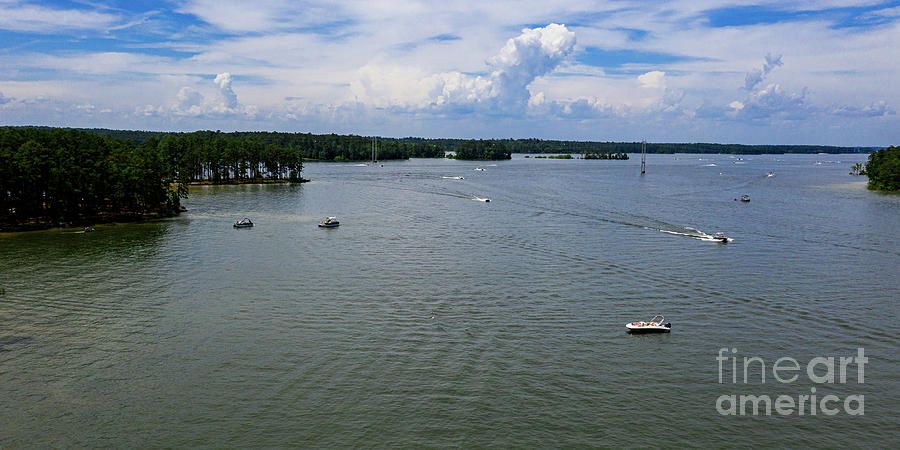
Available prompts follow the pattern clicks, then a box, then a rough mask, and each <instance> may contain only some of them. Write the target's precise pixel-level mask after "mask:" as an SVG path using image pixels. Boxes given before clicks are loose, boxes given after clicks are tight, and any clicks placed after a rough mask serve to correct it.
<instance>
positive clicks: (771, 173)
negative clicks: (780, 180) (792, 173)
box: [766, 171, 775, 178]
mask: <svg viewBox="0 0 900 450" xmlns="http://www.w3.org/2000/svg"><path fill="white" fill-rule="evenodd" d="M774 176H775V172H772V171H770V172H769V174H768V175H766V178H772V177H774Z"/></svg>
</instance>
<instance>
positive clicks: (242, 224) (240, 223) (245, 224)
mask: <svg viewBox="0 0 900 450" xmlns="http://www.w3.org/2000/svg"><path fill="white" fill-rule="evenodd" d="M252 226H253V221H252V220H250V219H248V218H246V217H244V218H243V219H241V220H235V221H234V227H235V228H250V227H252Z"/></svg>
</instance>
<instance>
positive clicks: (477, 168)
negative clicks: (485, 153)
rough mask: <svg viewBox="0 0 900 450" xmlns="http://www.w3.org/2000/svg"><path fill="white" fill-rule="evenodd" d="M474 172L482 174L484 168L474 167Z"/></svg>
mask: <svg viewBox="0 0 900 450" xmlns="http://www.w3.org/2000/svg"><path fill="white" fill-rule="evenodd" d="M475 170H477V171H479V172H484V167H476V168H475Z"/></svg>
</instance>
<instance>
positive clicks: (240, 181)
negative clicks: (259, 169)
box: [186, 177, 311, 186]
mask: <svg viewBox="0 0 900 450" xmlns="http://www.w3.org/2000/svg"><path fill="white" fill-rule="evenodd" d="M309 181H311V180H308V179H306V178H303V177H301V178H300V180H298V181H291V180H285V179H283V178H235V179H230V180H219V181H213V180H203V181H190V182H188V183H186V184H187V185H188V186H227V185H234V184H282V183H284V184H301V183H308V182H309Z"/></svg>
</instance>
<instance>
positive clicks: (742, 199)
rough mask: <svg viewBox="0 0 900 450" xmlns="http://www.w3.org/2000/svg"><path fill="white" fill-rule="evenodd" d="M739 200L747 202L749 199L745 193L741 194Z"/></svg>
mask: <svg viewBox="0 0 900 450" xmlns="http://www.w3.org/2000/svg"><path fill="white" fill-rule="evenodd" d="M741 201H742V202H749V201H750V196H749V195H747V194H744V195H742V196H741Z"/></svg>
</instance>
